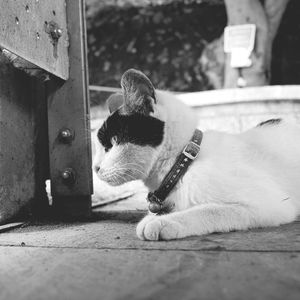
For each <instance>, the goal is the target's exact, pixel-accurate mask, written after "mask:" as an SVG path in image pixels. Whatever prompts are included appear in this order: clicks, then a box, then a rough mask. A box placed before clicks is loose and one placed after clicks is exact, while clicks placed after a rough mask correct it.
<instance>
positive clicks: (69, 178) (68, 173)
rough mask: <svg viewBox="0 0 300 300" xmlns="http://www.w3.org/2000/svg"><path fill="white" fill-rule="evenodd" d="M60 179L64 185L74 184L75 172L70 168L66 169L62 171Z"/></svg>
mask: <svg viewBox="0 0 300 300" xmlns="http://www.w3.org/2000/svg"><path fill="white" fill-rule="evenodd" d="M61 178H62V180H63V182H64V184H66V185H71V184H74V183H75V180H76V176H75V171H74V170H73V169H72V168H67V169H65V170H63V171H62V173H61Z"/></svg>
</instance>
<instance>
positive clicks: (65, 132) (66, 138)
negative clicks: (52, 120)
mask: <svg viewBox="0 0 300 300" xmlns="http://www.w3.org/2000/svg"><path fill="white" fill-rule="evenodd" d="M59 138H60V140H61V141H62V142H63V143H70V142H71V141H72V140H73V138H74V134H73V132H72V130H71V129H69V128H64V129H62V130H61V131H60V133H59Z"/></svg>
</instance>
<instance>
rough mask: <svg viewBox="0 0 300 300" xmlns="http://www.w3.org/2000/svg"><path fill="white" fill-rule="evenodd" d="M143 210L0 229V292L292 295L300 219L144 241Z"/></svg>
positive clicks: (48, 297) (296, 284)
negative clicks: (140, 229)
mask: <svg viewBox="0 0 300 300" xmlns="http://www.w3.org/2000/svg"><path fill="white" fill-rule="evenodd" d="M144 214H145V212H143V211H135V212H133V211H128V212H124V211H122V212H121V211H119V212H118V211H111V212H110V211H102V212H101V211H98V213H97V214H96V215H95V217H94V218H95V219H94V220H93V221H90V222H73V223H66V222H64V223H63V222H58V221H51V222H49V221H48V222H46V221H43V222H32V223H30V224H28V225H27V226H24V225H23V226H22V227H21V228H15V229H12V230H11V231H9V232H4V233H1V234H0V299H1V300H2V299H3V300H4V299H5V300H19V299H20V300H27V299H28V300H36V299H37V300H39V299H41V300H44V299H45V300H52V299H59V300H65V299H66V300H68V299H72V300H77V299H78V300H82V299H86V300H90V299H91V300H93V299H100V300H101V299H104V300H110V299H112V300H114V299H117V300H118V299H120V300H127V299H128V300H129V299H130V300H135V299H142V300H143V299H145V300H146V299H155V300H160V299H172V300H181V299H208V300H210V299H238V300H240V299H245V300H248V299H249V300H250V299H272V300H273V299H275V300H276V299H278V300H281V299H285V300H289V299H292V300H293V299H299V298H300V235H299V232H300V222H299V221H296V222H294V223H291V224H287V225H283V226H280V227H276V228H264V229H253V230H249V231H245V232H240V231H239V232H231V233H226V234H224V233H222V234H221V233H216V234H210V235H206V236H200V237H191V238H186V239H183V240H177V241H168V242H165V241H160V242H146V241H140V240H138V238H137V237H136V235H135V227H136V222H137V221H138V220H139V219H140V218H142V217H143V215H144Z"/></svg>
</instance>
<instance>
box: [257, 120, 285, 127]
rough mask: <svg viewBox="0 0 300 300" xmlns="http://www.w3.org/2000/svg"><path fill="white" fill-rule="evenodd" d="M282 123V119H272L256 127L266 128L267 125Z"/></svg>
mask: <svg viewBox="0 0 300 300" xmlns="http://www.w3.org/2000/svg"><path fill="white" fill-rule="evenodd" d="M281 121H282V119H270V120H267V121H263V122H261V123H259V124H258V125H257V126H256V127H260V126H266V125H277V124H279V123H280V122H281Z"/></svg>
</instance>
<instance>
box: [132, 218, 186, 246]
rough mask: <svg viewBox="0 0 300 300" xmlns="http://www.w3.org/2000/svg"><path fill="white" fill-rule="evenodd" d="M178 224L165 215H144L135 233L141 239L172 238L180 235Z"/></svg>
mask: <svg viewBox="0 0 300 300" xmlns="http://www.w3.org/2000/svg"><path fill="white" fill-rule="evenodd" d="M180 231H181V230H180V225H179V224H178V223H177V222H174V221H172V220H170V219H169V218H167V217H166V216H154V215H149V216H146V217H145V218H144V219H143V220H142V221H141V222H140V223H139V224H138V225H137V228H136V234H137V236H138V237H139V238H140V239H141V240H147V241H158V240H172V239H176V238H178V237H182V236H181V234H180Z"/></svg>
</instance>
